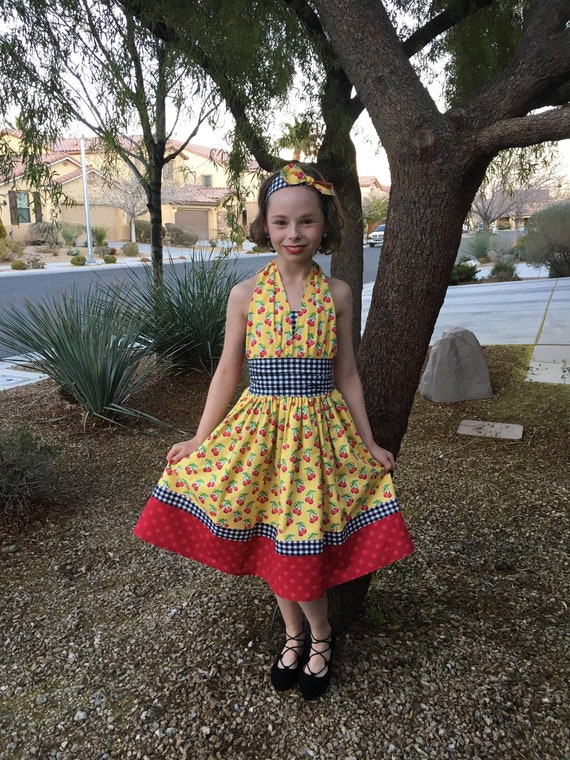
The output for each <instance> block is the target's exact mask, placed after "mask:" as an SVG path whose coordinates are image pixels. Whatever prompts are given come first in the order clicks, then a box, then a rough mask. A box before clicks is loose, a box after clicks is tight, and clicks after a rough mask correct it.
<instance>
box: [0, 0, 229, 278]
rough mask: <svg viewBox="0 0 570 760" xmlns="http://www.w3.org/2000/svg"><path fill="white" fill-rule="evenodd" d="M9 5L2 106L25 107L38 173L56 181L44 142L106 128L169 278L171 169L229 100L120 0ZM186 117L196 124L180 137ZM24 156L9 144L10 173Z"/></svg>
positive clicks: (22, 118)
mask: <svg viewBox="0 0 570 760" xmlns="http://www.w3.org/2000/svg"><path fill="white" fill-rule="evenodd" d="M2 6H3V10H4V11H5V14H4V15H5V19H6V23H5V28H4V29H3V31H2V33H1V37H0V52H1V54H2V57H3V60H4V61H5V63H6V65H7V67H8V68H9V70H10V76H9V77H6V78H5V81H4V82H3V87H2V91H1V96H0V108H1V109H2V111H3V113H4V114H6V113H7V112H9V110H10V109H11V108H14V107H15V106H17V108H18V110H19V114H18V127H19V128H20V130H21V133H22V140H21V151H22V158H23V160H24V162H25V164H26V171H27V175H28V177H29V179H31V180H32V181H33V182H34V183H35V184H38V183H39V182H42V181H43V183H44V186H47V185H48V184H49V183H50V180H51V178H50V177H49V176H47V172H46V168H45V165H44V164H43V162H42V156H43V151H44V150H45V147H46V145H55V144H57V139H58V138H59V137H60V136H61V133H62V131H63V130H65V129H66V128H69V127H70V125H72V124H73V122H74V121H76V122H79V123H80V124H81V125H82V126H83V127H85V128H87V129H88V130H89V131H90V132H92V133H93V134H95V135H96V136H97V137H98V139H99V144H100V146H101V150H102V152H104V153H105V157H106V162H107V165H108V166H109V165H110V166H113V164H114V163H115V162H116V161H117V158H119V159H121V160H122V161H123V162H124V163H125V164H126V165H127V166H128V167H129V169H130V171H131V172H132V173H133V175H134V176H135V177H136V179H137V181H138V182H139V183H140V185H141V186H142V188H143V190H144V192H145V194H146V203H147V208H148V210H149V212H150V215H151V249H152V260H153V266H154V268H155V272H156V273H157V276H158V277H160V276H161V272H162V236H161V229H162V217H161V186H162V171H163V168H164V166H165V165H166V164H167V163H168V162H170V161H172V160H174V159H175V158H176V157H177V156H178V155H180V153H181V152H182V151H183V149H184V147H185V146H186V145H187V143H188V142H189V141H190V140H191V139H192V137H194V135H195V134H196V131H197V129H198V127H199V126H200V124H201V123H202V122H203V121H204V120H206V119H208V118H212V117H213V115H214V114H215V112H216V110H217V107H218V105H219V103H218V100H217V98H216V96H215V94H213V93H212V91H211V89H210V88H209V86H208V79H207V77H206V76H205V74H204V72H203V70H202V69H201V68H200V67H197V66H196V65H194V64H193V63H192V62H191V61H189V60H188V59H186V58H183V57H180V56H179V55H178V54H177V51H176V50H175V49H174V48H173V46H172V45H171V44H169V43H168V42H166V41H164V40H162V39H159V38H158V37H156V36H155V35H154V34H153V33H152V32H151V31H150V30H149V29H148V28H147V27H146V26H145V25H144V24H141V22H140V21H139V20H138V19H137V18H136V17H135V16H134V15H133V14H132V13H130V12H128V11H127V10H125V9H124V8H123V7H122V6H120V5H119V4H118V3H105V2H89V1H88V0H56V2H53V3H49V4H46V3H44V2H43V1H42V0H40V1H38V2H32V3H26V2H20V0H15V2H7V1H5V0H3V2H2ZM180 121H185V122H193V126H187V127H186V136H185V138H184V139H183V140H182V141H177V142H175V143H174V142H173V141H172V139H171V138H172V135H173V133H174V132H175V130H176V129H177V126H178V123H179V122H180ZM15 158H16V156H15V155H14V154H13V153H12V155H10V153H9V152H7V151H5V152H4V162H3V164H4V165H3V166H2V167H0V168H1V169H2V173H3V174H5V175H9V173H10V169H11V165H10V162H11V163H12V164H13V162H14V160H15ZM52 184H53V183H52Z"/></svg>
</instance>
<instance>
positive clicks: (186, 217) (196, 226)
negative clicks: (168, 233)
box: [174, 208, 210, 240]
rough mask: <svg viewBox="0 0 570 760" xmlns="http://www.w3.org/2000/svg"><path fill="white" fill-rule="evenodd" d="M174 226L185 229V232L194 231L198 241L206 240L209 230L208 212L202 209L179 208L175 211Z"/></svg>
mask: <svg viewBox="0 0 570 760" xmlns="http://www.w3.org/2000/svg"><path fill="white" fill-rule="evenodd" d="M174 222H175V224H178V225H179V226H180V227H185V228H186V229H187V230H194V232H195V233H196V234H197V235H198V240H208V239H209V237H210V230H209V229H208V211H207V210H205V211H204V210H202V209H191V208H181V209H178V210H177V211H176V214H175V216H174Z"/></svg>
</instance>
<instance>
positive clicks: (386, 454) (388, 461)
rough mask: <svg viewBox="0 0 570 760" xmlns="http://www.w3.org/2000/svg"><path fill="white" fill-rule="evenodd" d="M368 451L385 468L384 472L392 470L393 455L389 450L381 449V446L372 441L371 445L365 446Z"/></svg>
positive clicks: (393, 463)
mask: <svg viewBox="0 0 570 760" xmlns="http://www.w3.org/2000/svg"><path fill="white" fill-rule="evenodd" d="M367 448H368V451H369V452H370V453H371V454H372V456H373V457H374V459H375V460H376V461H377V462H379V463H380V464H381V465H382V467H383V468H384V469H385V470H386V472H392V471H393V470H394V466H395V461H394V455H393V454H392V452H391V451H387V450H386V449H383V448H382V447H381V446H378V444H377V443H375V442H374V441H373V442H372V445H371V446H367Z"/></svg>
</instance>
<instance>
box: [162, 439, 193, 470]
mask: <svg viewBox="0 0 570 760" xmlns="http://www.w3.org/2000/svg"><path fill="white" fill-rule="evenodd" d="M199 445H200V441H198V439H197V438H191V439H190V440H189V441H181V442H180V443H175V444H174V446H173V447H172V448H171V449H170V451H169V452H168V454H167V455H166V459H167V460H168V464H176V463H177V462H179V461H180V460H181V459H184V457H187V456H190V454H192V452H194V451H196V449H197V448H198V446H199Z"/></svg>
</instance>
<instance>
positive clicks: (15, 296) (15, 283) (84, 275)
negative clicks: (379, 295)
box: [0, 247, 380, 359]
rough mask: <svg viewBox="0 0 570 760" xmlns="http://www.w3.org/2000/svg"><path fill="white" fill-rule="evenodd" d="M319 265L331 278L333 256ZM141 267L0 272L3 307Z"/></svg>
mask: <svg viewBox="0 0 570 760" xmlns="http://www.w3.org/2000/svg"><path fill="white" fill-rule="evenodd" d="M379 255H380V251H379V249H378V248H376V247H375V248H365V249H364V282H373V281H374V280H375V279H376V272H377V270H378V259H379ZM272 258H273V256H258V255H251V256H242V257H240V258H237V259H235V266H236V269H237V270H238V272H240V274H242V275H243V276H244V277H247V276H248V275H249V276H251V275H253V274H255V272H256V271H257V270H258V269H260V268H261V267H262V266H263V265H264V264H265V263H266V262H267V261H270V260H271V259H272ZM316 259H317V261H318V262H319V264H320V265H321V266H322V268H323V270H324V271H325V273H326V274H327V275H330V262H331V259H330V256H324V255H322V254H319V255H318V256H317V257H316ZM182 266H184V262H172V263H168V261H167V260H166V259H165V272H166V273H167V272H168V269H169V267H182ZM137 268H138V267H129V268H126V267H122V266H121V267H116V268H115V267H101V268H100V269H97V268H91V267H85V268H83V267H71V268H66V269H57V270H56V269H52V270H50V269H43V270H38V271H35V270H28V271H27V272H22V273H18V274H17V275H15V274H13V273H7V275H6V276H2V273H1V272H0V308H5V307H6V306H8V305H10V304H15V305H17V304H20V303H22V302H23V301H25V300H28V301H37V300H40V299H42V298H45V297H46V296H51V295H53V294H56V293H62V292H64V291H69V290H70V289H71V288H75V289H76V291H77V292H78V293H84V292H85V291H87V290H88V288H89V287H90V286H91V285H94V284H95V283H97V282H98V281H100V282H103V283H106V284H111V283H124V284H125V285H128V284H129V283H130V282H131V279H132V277H133V275H134V274H135V273H136V269H137ZM13 353H14V352H13V351H11V350H10V349H8V348H7V347H6V346H5V345H4V344H3V343H2V342H0V359H2V358H5V357H7V356H12V355H13Z"/></svg>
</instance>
